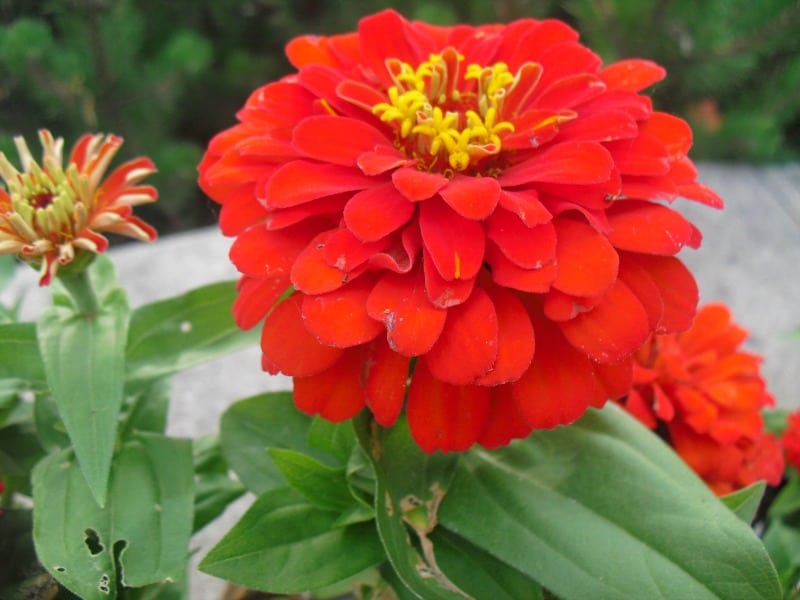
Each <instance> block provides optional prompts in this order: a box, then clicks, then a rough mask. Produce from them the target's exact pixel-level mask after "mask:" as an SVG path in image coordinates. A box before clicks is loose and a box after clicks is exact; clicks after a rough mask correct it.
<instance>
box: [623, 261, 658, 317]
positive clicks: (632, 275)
mask: <svg viewBox="0 0 800 600" xmlns="http://www.w3.org/2000/svg"><path fill="white" fill-rule="evenodd" d="M619 279H620V281H622V282H623V283H624V284H625V285H627V286H628V288H629V289H630V290H631V291H632V292H633V293H634V294H635V295H636V297H637V298H638V299H639V302H640V303H641V304H642V306H643V307H644V310H645V311H646V312H647V319H648V321H649V323H650V329H652V330H653V331H656V330H657V329H658V326H659V323H661V319H662V318H663V316H664V301H663V300H662V299H661V291H660V290H659V288H658V286H657V285H656V284H655V283H654V282H653V278H652V277H650V273H649V272H648V271H647V269H645V268H644V267H642V265H640V264H639V263H637V262H636V261H634V260H631V258H630V255H629V254H628V253H627V252H621V253H620V256H619Z"/></svg>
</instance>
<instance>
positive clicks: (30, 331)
mask: <svg viewBox="0 0 800 600" xmlns="http://www.w3.org/2000/svg"><path fill="white" fill-rule="evenodd" d="M0 378H11V379H19V380H22V381H29V382H44V381H45V374H44V364H43V363H42V358H41V355H40V354H39V343H38V342H37V340H36V325H34V324H33V323H4V324H0Z"/></svg>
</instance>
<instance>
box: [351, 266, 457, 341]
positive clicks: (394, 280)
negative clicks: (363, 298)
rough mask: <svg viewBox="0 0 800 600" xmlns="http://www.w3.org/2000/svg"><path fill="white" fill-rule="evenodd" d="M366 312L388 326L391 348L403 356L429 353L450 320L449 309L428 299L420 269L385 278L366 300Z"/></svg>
mask: <svg viewBox="0 0 800 600" xmlns="http://www.w3.org/2000/svg"><path fill="white" fill-rule="evenodd" d="M367 313H368V314H369V316H370V317H372V318H373V319H377V320H379V321H381V322H382V323H383V324H384V325H385V326H386V338H387V340H388V342H389V346H391V348H392V350H394V351H395V352H399V353H400V354H402V355H404V356H418V355H420V354H425V353H426V352H428V351H429V350H430V349H431V347H433V345H434V343H436V340H438V339H439V335H440V334H441V333H442V329H444V324H445V319H446V318H447V311H446V310H443V309H441V308H436V307H435V306H434V305H433V304H431V301H430V300H428V295H427V294H426V292H425V280H424V279H423V276H422V272H421V270H416V271H412V272H411V273H408V274H405V275H401V274H397V273H387V274H386V275H384V276H383V277H382V278H381V279H380V280H379V281H378V283H376V284H375V287H374V288H373V289H372V293H371V294H370V295H369V297H368V298H367Z"/></svg>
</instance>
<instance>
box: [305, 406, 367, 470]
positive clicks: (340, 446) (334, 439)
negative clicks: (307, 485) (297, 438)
mask: <svg viewBox="0 0 800 600" xmlns="http://www.w3.org/2000/svg"><path fill="white" fill-rule="evenodd" d="M308 443H309V444H311V445H312V446H313V447H314V448H319V449H320V450H324V451H325V452H327V453H328V454H331V455H332V456H335V457H336V458H337V459H338V460H339V462H340V463H341V464H343V465H346V464H347V461H348V460H349V459H350V453H351V452H353V448H354V447H355V445H356V436H355V433H353V424H352V423H351V422H350V421H349V420H348V421H344V422H342V423H332V422H331V421H328V420H326V419H323V418H322V417H314V419H313V420H312V421H311V427H310V429H309V431H308Z"/></svg>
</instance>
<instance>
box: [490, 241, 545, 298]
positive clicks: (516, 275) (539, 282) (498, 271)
mask: <svg viewBox="0 0 800 600" xmlns="http://www.w3.org/2000/svg"><path fill="white" fill-rule="evenodd" d="M485 260H486V263H487V264H488V265H489V266H490V267H491V270H492V279H493V280H494V282H495V283H496V284H498V285H501V286H504V287H508V288H511V289H515V290H520V291H521V292H533V293H543V292H546V291H548V290H549V289H550V286H551V285H552V283H553V280H554V279H555V278H556V274H557V273H558V267H557V265H556V262H555V261H551V262H549V263H547V264H546V265H544V266H543V267H542V268H541V269H525V268H523V267H520V266H518V265H515V264H514V263H513V262H511V261H510V260H508V258H506V255H505V254H503V252H502V250H500V248H498V247H497V245H496V244H494V243H492V242H490V243H489V244H487V245H486V257H485Z"/></svg>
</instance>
